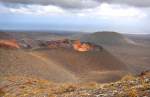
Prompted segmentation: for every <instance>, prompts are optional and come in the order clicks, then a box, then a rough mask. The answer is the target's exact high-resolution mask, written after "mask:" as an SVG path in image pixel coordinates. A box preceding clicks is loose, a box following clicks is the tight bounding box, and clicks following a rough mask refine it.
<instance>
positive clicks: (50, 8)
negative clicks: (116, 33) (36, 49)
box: [0, 3, 148, 19]
mask: <svg viewBox="0 0 150 97" xmlns="http://www.w3.org/2000/svg"><path fill="white" fill-rule="evenodd" d="M0 10H1V11H0V13H12V14H31V15H58V16H60V15H61V16H78V17H94V18H110V19H112V18H138V19H139V18H143V17H146V16H147V13H148V12H146V11H143V10H142V9H140V8H136V7H131V6H127V5H119V4H108V3H101V4H100V5H99V6H97V7H95V8H87V9H80V10H78V9H72V10H67V9H63V8H61V7H58V6H54V5H37V4H34V5H33V4H27V5H24V4H20V5H18V7H8V6H5V5H3V4H0Z"/></svg>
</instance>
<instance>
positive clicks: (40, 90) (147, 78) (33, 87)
mask: <svg viewBox="0 0 150 97" xmlns="http://www.w3.org/2000/svg"><path fill="white" fill-rule="evenodd" d="M0 97H150V75H149V73H146V75H141V76H139V77H134V76H130V75H128V76H125V77H124V78H122V80H120V81H118V82H114V83H108V84H98V83H82V84H81V83H80V84H67V83H66V84H60V83H53V82H49V81H47V80H41V79H37V78H33V77H32V78H29V77H19V76H12V77H5V78H1V81H0Z"/></svg>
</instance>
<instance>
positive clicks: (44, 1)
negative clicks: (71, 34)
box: [0, 0, 99, 8]
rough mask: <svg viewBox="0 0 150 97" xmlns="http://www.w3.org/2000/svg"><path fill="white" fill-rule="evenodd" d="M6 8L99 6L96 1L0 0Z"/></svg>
mask: <svg viewBox="0 0 150 97" xmlns="http://www.w3.org/2000/svg"><path fill="white" fill-rule="evenodd" d="M0 2H3V3H6V4H7V5H8V6H9V5H11V6H12V4H16V3H17V4H39V5H56V6H59V7H62V8H91V7H95V6H98V5H99V2H98V1H97V0H0Z"/></svg>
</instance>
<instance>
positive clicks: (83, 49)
mask: <svg viewBox="0 0 150 97" xmlns="http://www.w3.org/2000/svg"><path fill="white" fill-rule="evenodd" d="M73 48H74V49H75V50H77V51H80V52H86V51H90V50H92V49H93V47H92V46H90V45H89V44H87V43H81V42H80V41H79V40H77V41H75V42H74V43H73Z"/></svg>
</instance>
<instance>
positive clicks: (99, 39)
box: [80, 31, 134, 45]
mask: <svg viewBox="0 0 150 97" xmlns="http://www.w3.org/2000/svg"><path fill="white" fill-rule="evenodd" d="M80 40H82V41H88V42H92V43H95V44H99V45H101V44H103V45H126V44H134V42H133V41H132V40H130V39H128V38H127V37H125V36H124V35H122V34H119V33H117V32H106V31H104V32H96V33H92V34H86V35H82V37H81V38H80Z"/></svg>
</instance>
